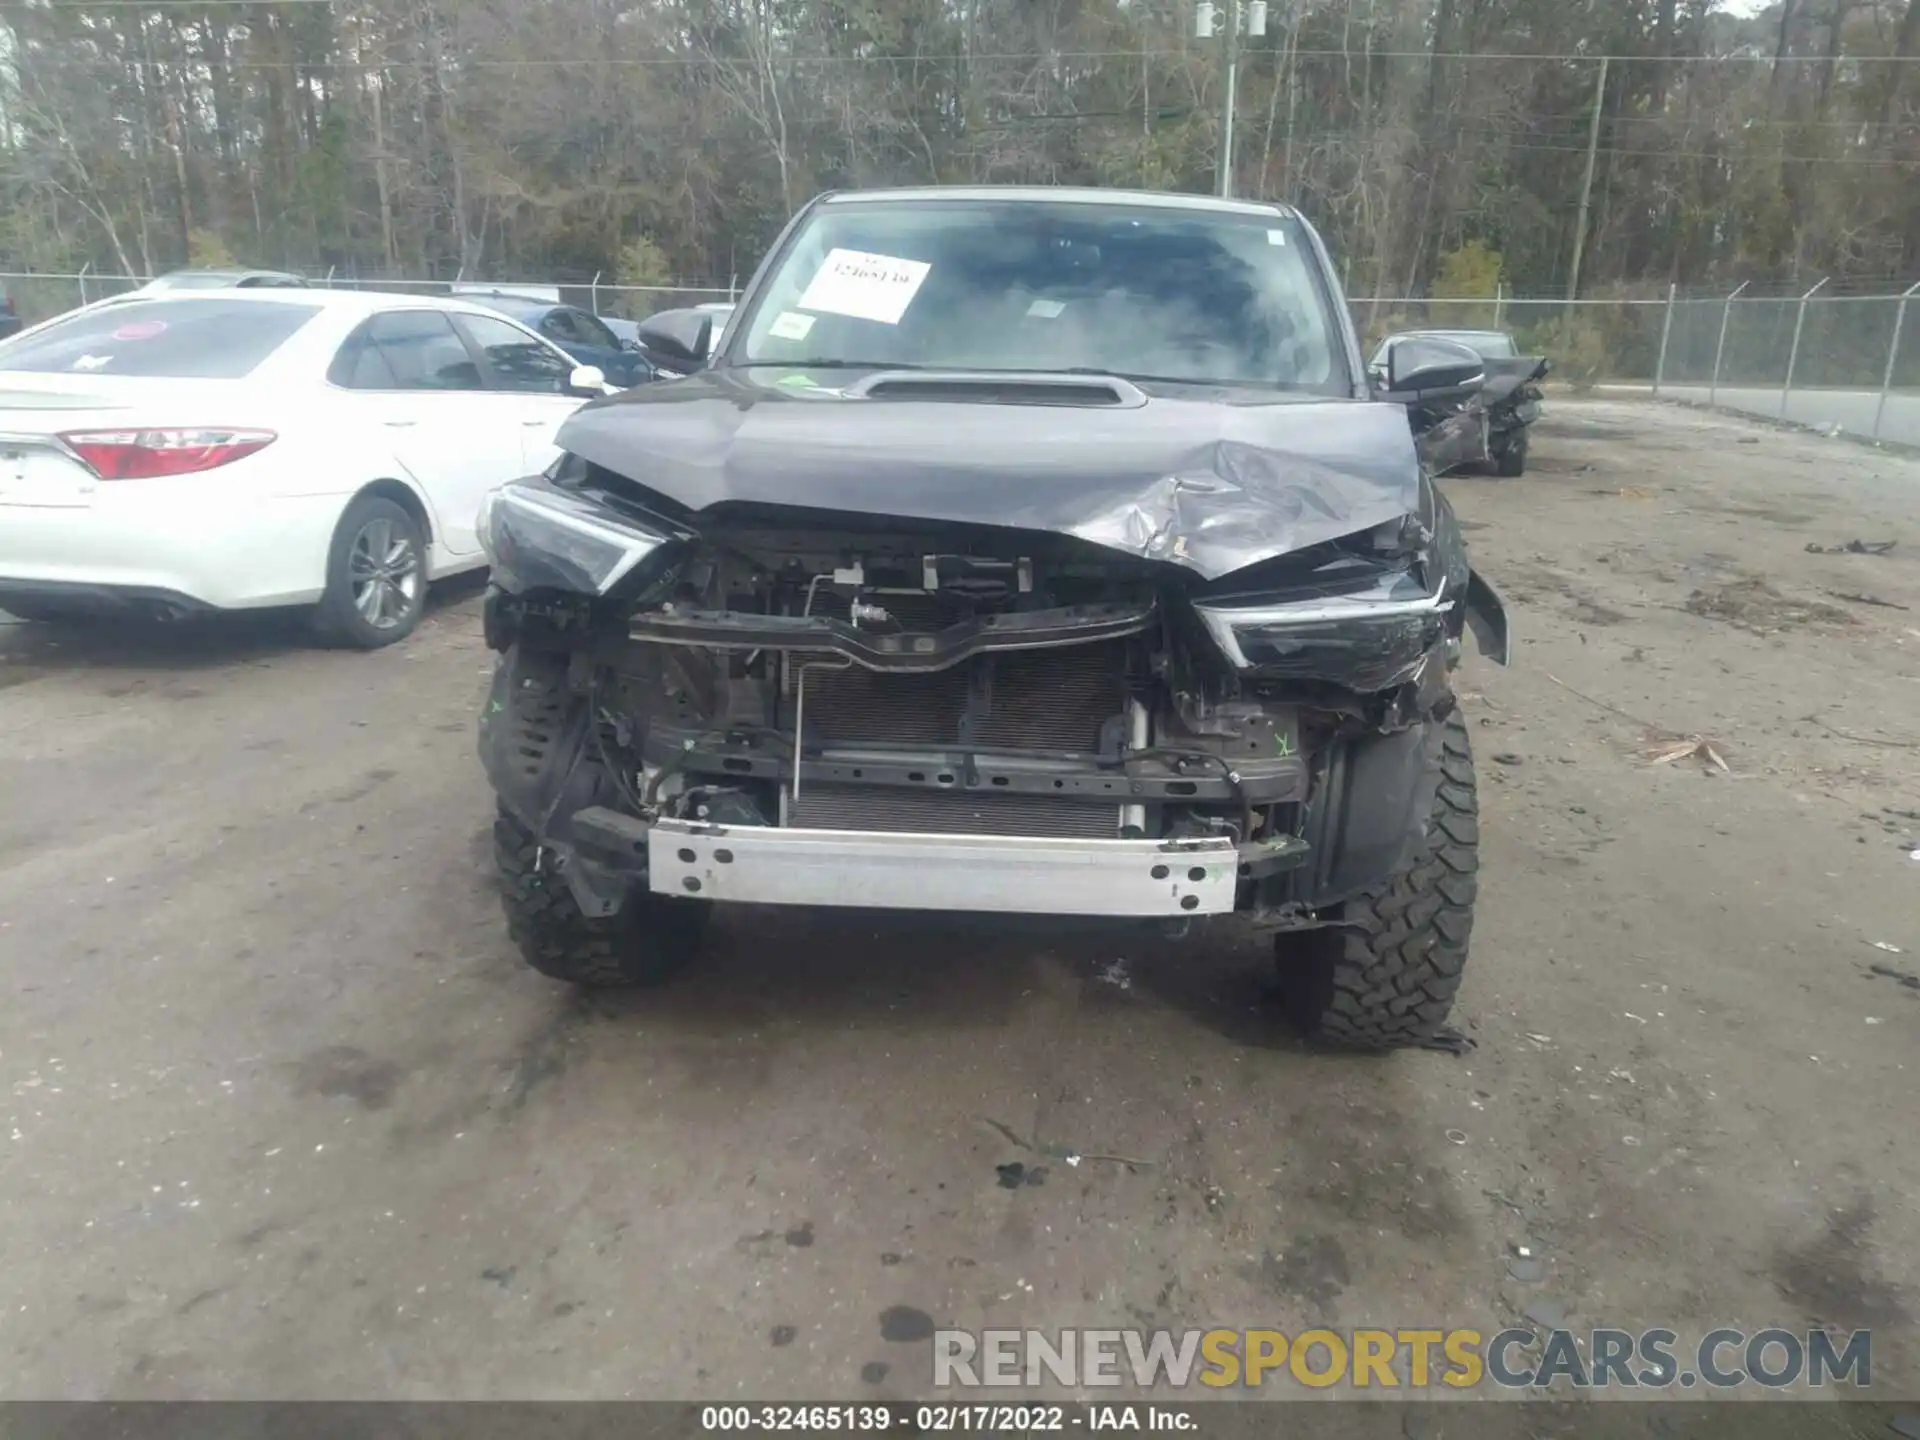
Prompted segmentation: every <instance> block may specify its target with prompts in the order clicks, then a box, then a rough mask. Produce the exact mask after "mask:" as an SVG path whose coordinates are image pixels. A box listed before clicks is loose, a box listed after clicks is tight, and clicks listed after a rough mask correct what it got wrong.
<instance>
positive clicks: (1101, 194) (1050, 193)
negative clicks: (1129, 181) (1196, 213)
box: [820, 185, 1296, 216]
mask: <svg viewBox="0 0 1920 1440" xmlns="http://www.w3.org/2000/svg"><path fill="white" fill-rule="evenodd" d="M820 198H821V201H822V203H823V204H827V205H849V204H860V203H863V202H865V201H870V200H907V201H914V200H1014V201H1032V202H1036V203H1046V204H1054V205H1143V206H1150V207H1152V208H1154V209H1159V210H1212V211H1221V212H1225V213H1228V214H1234V215H1288V216H1291V215H1294V214H1295V213H1296V212H1295V211H1294V210H1293V208H1292V207H1291V206H1287V205H1282V204H1280V203H1279V202H1278V201H1277V200H1273V201H1269V200H1223V199H1221V198H1220V197H1218V196H1216V195H1184V194H1176V193H1174V192H1173V191H1169V190H1102V189H1099V188H1097V187H1094V186H1075V185H925V186H917V187H911V188H902V189H897V190H840V191H829V192H828V193H827V194H825V195H823V196H821V197H820Z"/></svg>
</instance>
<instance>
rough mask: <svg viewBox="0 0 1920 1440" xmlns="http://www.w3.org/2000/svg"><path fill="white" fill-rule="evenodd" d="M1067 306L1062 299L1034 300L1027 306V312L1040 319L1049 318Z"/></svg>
mask: <svg viewBox="0 0 1920 1440" xmlns="http://www.w3.org/2000/svg"><path fill="white" fill-rule="evenodd" d="M1066 308H1067V304H1066V301H1064V300H1036V301H1034V302H1033V303H1032V304H1031V305H1029V306H1028V307H1027V314H1029V315H1034V316H1038V317H1039V318H1040V319H1042V320H1051V319H1053V318H1054V317H1055V316H1056V315H1058V314H1059V313H1060V312H1061V311H1062V310H1064V309H1066Z"/></svg>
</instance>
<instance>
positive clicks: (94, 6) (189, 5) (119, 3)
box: [0, 0, 335, 12]
mask: <svg viewBox="0 0 1920 1440" xmlns="http://www.w3.org/2000/svg"><path fill="white" fill-rule="evenodd" d="M334 3H335V0H5V3H4V4H0V10H29V11H39V12H45V11H49V10H176V9H177V10H206V9H210V8H213V7H215V6H221V5H256V6H258V5H268V6H272V7H273V8H274V9H279V8H280V7H281V6H283V5H332V4H334Z"/></svg>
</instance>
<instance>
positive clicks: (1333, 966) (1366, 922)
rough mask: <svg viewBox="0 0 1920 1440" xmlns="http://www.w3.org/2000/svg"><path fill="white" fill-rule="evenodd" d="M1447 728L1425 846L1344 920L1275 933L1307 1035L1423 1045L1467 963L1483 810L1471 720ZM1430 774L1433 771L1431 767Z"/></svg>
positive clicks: (1288, 995) (1451, 720)
mask: <svg viewBox="0 0 1920 1440" xmlns="http://www.w3.org/2000/svg"><path fill="white" fill-rule="evenodd" d="M1440 723H1441V724H1442V726H1443V729H1442V733H1441V745H1440V750H1439V755H1438V758H1437V761H1436V762H1435V768H1437V771H1438V774H1437V777H1434V778H1436V779H1437V782H1438V783H1437V784H1436V786H1435V790H1434V798H1433V810H1432V819H1431V823H1430V824H1429V826H1428V834H1427V844H1426V847H1425V849H1423V850H1422V852H1421V853H1420V855H1419V857H1418V858H1417V859H1415V860H1414V862H1413V863H1412V864H1411V865H1409V866H1407V867H1406V868H1405V869H1404V870H1402V871H1400V873H1399V874H1397V875H1394V876H1392V877H1391V878H1390V879H1388V880H1386V881H1384V882H1382V883H1381V884H1379V885H1377V886H1375V887H1373V888H1372V889H1371V890H1368V891H1365V892H1363V893H1362V894H1360V895H1358V896H1356V897H1355V898H1353V899H1351V900H1348V901H1346V902H1345V903H1344V904H1343V905H1341V906H1340V907H1339V913H1338V914H1337V915H1336V916H1333V917H1330V918H1334V919H1337V920H1339V921H1340V922H1342V923H1340V924H1338V925H1335V926H1332V927H1330V928H1328V929H1324V930H1312V931H1308V932H1306V933H1305V934H1303V935H1285V934H1283V935H1277V936H1275V937H1274V945H1275V961H1276V964H1277V965H1278V967H1279V988H1280V994H1281V998H1282V1000H1283V1001H1284V1003H1285V1004H1286V1006H1287V1008H1288V1010H1289V1011H1290V1012H1291V1013H1292V1014H1293V1016H1294V1018H1295V1019H1296V1020H1297V1021H1298V1022H1299V1023H1300V1024H1301V1026H1302V1028H1304V1029H1305V1030H1306V1031H1307V1032H1308V1033H1309V1034H1311V1035H1315V1036H1317V1037H1320V1038H1323V1039H1326V1040H1330V1041H1333V1042H1334V1043H1336V1044H1340V1045H1345V1046H1349V1047H1351V1048H1353V1049H1358V1050H1398V1049H1404V1048H1407V1047H1410V1046H1417V1045H1421V1044H1424V1043H1425V1042H1427V1041H1428V1040H1431V1039H1432V1038H1433V1036H1434V1034H1435V1032H1436V1031H1438V1030H1439V1029H1440V1027H1441V1026H1442V1025H1443V1024H1444V1023H1445V1022H1446V1019H1447V1014H1448V1012H1449V1011H1451V1010H1452V1009H1453V999H1454V995H1455V994H1456V993H1457V992H1458V990H1459V989H1460V978H1461V975H1462V973H1463V972H1464V970H1465V969H1466V964H1467V947H1468V941H1469V939H1470V938H1471V936H1472V934H1473V907H1474V901H1475V898H1476V892H1477V889H1478V879H1477V877H1478V872H1479V869H1480V812H1479V801H1478V797H1477V794H1476V790H1475V784H1474V774H1473V754H1472V751H1471V750H1470V748H1469V746H1468V743H1467V726H1466V721H1465V719H1464V718H1463V717H1462V716H1461V714H1460V711H1459V709H1458V708H1457V707H1456V708H1455V710H1454V711H1453V713H1452V714H1450V715H1448V716H1447V718H1446V720H1445V721H1444V722H1440ZM1430 773H1431V772H1430Z"/></svg>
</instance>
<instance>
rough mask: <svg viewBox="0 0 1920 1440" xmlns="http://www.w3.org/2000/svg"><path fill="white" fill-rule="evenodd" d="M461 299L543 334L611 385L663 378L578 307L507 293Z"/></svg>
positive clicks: (468, 293) (467, 294)
mask: <svg viewBox="0 0 1920 1440" xmlns="http://www.w3.org/2000/svg"><path fill="white" fill-rule="evenodd" d="M460 298H461V299H462V300H466V301H469V302H471V303H472V304H475V305H484V306H486V307H487V308H488V309H489V310H498V311H499V312H500V313H501V314H502V315H507V316H510V317H512V318H513V319H515V320H518V321H519V322H520V323H521V324H522V325H525V326H526V327H527V328H528V329H529V330H537V331H539V332H540V333H541V334H542V335H544V336H546V337H547V339H549V340H551V341H553V343H554V344H556V345H558V346H559V347H560V348H561V349H562V350H564V351H566V352H567V354H569V355H571V356H572V357H573V358H574V359H575V360H577V361H579V362H580V363H581V364H582V365H597V366H599V367H600V373H601V374H603V375H605V376H606V377H607V383H608V384H609V385H619V386H622V387H625V386H628V385H641V384H645V383H646V382H647V381H649V380H654V379H658V378H659V377H658V375H657V374H656V373H655V371H654V368H653V364H652V362H650V361H649V360H648V359H647V357H646V356H645V355H643V354H641V353H640V352H639V351H638V350H635V349H632V348H630V347H628V346H626V345H623V344H622V343H621V342H620V339H619V337H618V336H616V335H615V334H614V333H613V331H611V330H609V329H608V328H607V326H606V324H605V322H603V321H602V320H601V319H600V317H599V316H597V315H590V314H588V313H587V312H586V311H585V310H581V309H579V308H577V307H576V306H572V305H555V304H553V303H551V302H549V301H546V300H534V299H530V298H528V297H526V296H521V295H512V294H507V293H505V292H500V293H495V294H484V293H482V294H476V293H474V292H472V291H465V290H463V291H461V292H460Z"/></svg>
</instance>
